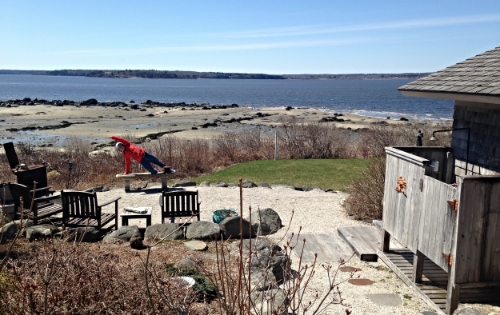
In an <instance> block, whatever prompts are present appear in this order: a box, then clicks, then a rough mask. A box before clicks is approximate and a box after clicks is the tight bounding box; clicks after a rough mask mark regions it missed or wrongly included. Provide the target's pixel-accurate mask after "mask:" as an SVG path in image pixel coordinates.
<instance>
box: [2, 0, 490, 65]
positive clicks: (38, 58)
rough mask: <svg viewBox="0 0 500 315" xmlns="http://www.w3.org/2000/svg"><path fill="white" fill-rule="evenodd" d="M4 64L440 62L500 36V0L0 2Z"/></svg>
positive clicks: (450, 60) (459, 58)
mask: <svg viewBox="0 0 500 315" xmlns="http://www.w3.org/2000/svg"><path fill="white" fill-rule="evenodd" d="M0 17H1V18H0V69H20V70H57V69H117V70H121V69H155V70H190V71H215V72H245V73H267V74H305V73H308V74H325V73H330V74H340V73H405V72H434V71H438V70H441V69H443V68H445V67H447V66H451V65H453V64H455V63H457V62H460V61H463V60H465V59H467V58H470V57H473V56H475V55H477V54H480V53H483V52H485V51H487V50H490V49H493V48H495V47H498V46H500V1H498V0H491V1H487V0H484V1H482V0H475V1H471V0H467V1H462V0H454V1H448V0H439V1H436V0H419V1H409V0H408V1H404V0H395V1H383V0H378V1H377V0H365V1H356V0H348V1H342V0H339V1H337V0H308V1H305V0H302V1H295V0H286V1H284V0H283V1H278V0H276V1H273V0H264V1H261V0H252V1H245V0H236V1H229V0H227V1H217V0H205V1H190V0H175V1H168V0H164V1H148V0H143V1H132V0H130V1H129V0H120V1H114V0H98V1H94V0H84V1H77V0H62V1H53V0H43V1H39V0H33V1H24V0H0Z"/></svg>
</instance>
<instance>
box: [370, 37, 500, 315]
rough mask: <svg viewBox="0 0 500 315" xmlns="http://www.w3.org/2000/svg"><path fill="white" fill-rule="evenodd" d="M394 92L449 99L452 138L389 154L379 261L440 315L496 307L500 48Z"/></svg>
mask: <svg viewBox="0 0 500 315" xmlns="http://www.w3.org/2000/svg"><path fill="white" fill-rule="evenodd" d="M399 90H400V91H401V92H402V93H403V94H404V95H408V96H418V97H432V98H446V99H452V100H455V110H454V115H453V127H452V128H451V129H452V130H451V131H450V132H452V141H451V147H390V148H386V154H387V165H386V177H385V192H384V210H383V228H384V230H385V232H384V241H383V244H384V245H383V248H382V250H381V252H380V253H379V254H380V255H379V256H380V257H381V259H383V260H384V261H385V262H386V263H387V264H388V265H389V266H390V267H391V268H392V269H393V270H394V271H395V272H396V273H397V274H398V275H399V276H400V277H401V278H402V279H403V280H404V281H405V282H406V283H407V284H408V285H410V286H412V287H413V288H414V289H415V290H416V292H417V293H419V294H420V295H421V297H422V298H423V299H424V300H425V301H427V302H428V304H429V305H431V306H433V307H434V308H435V309H436V311H438V312H441V313H445V314H452V313H453V311H454V310H455V309H456V308H457V306H458V303H459V302H488V303H490V302H500V47H497V48H495V49H493V50H490V51H487V52H485V53H483V54H480V55H477V56H475V57H473V58H470V59H467V60H465V61H463V62H460V63H457V64H456V65H453V66H451V67H448V68H446V69H444V70H442V71H438V72H436V73H433V74H431V75H429V76H427V77H424V78H421V79H419V80H416V81H414V82H410V83H408V84H406V85H404V86H402V87H400V88H399ZM440 132H445V131H438V132H436V133H435V134H433V136H435V137H439V133H440ZM390 236H392V237H394V238H395V239H397V240H398V241H399V242H401V243H402V244H403V245H404V246H406V247H407V250H406V251H400V252H395V251H390V249H389V239H390Z"/></svg>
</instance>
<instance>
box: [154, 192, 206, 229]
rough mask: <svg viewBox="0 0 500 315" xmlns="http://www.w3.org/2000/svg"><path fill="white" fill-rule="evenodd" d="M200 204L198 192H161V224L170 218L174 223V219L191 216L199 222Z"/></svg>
mask: <svg viewBox="0 0 500 315" xmlns="http://www.w3.org/2000/svg"><path fill="white" fill-rule="evenodd" d="M200 203H201V202H199V201H198V191H170V192H169V191H163V192H162V195H161V196H160V207H161V222H162V223H163V222H164V221H165V218H170V222H171V223H174V222H175V218H182V217H191V216H193V215H194V216H196V217H197V219H198V221H200Z"/></svg>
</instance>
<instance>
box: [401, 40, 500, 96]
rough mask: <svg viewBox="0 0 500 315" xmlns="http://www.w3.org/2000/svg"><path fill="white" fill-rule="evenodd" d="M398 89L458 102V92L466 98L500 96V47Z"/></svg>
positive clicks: (415, 94) (416, 94)
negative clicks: (424, 93) (472, 96)
mask: <svg viewBox="0 0 500 315" xmlns="http://www.w3.org/2000/svg"><path fill="white" fill-rule="evenodd" d="M398 90H400V91H401V92H403V94H405V95H414V96H418V94H420V93H418V92H426V95H421V96H429V97H432V94H434V93H436V94H439V95H438V96H436V97H440V98H451V99H456V97H454V96H453V95H457V94H455V93H459V94H460V95H463V96H465V95H468V96H471V95H475V96H487V97H488V98H490V97H494V98H496V97H499V96H500V47H497V48H495V49H493V50H489V51H487V52H485V53H482V54H480V55H477V56H475V57H473V58H469V59H467V60H465V61H462V62H459V63H457V64H455V65H453V66H451V67H448V68H446V69H444V70H441V71H438V72H435V73H432V74H430V75H428V76H426V77H424V78H421V79H418V80H416V81H413V82H410V83H408V84H405V85H403V86H401V87H400V88H399V89H398ZM405 92H406V93H405ZM408 92H410V93H408ZM411 92H417V93H411ZM446 94H449V95H446ZM495 103H496V102H495Z"/></svg>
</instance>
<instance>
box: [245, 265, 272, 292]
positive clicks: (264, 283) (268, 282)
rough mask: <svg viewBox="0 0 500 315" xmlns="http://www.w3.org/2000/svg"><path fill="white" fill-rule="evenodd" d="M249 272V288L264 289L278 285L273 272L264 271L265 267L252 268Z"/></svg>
mask: <svg viewBox="0 0 500 315" xmlns="http://www.w3.org/2000/svg"><path fill="white" fill-rule="evenodd" d="M250 274H251V277H250V288H251V289H252V291H253V290H256V291H265V290H269V289H274V288H277V287H278V285H277V281H276V278H275V277H274V275H273V273H272V272H269V271H266V269H261V268H252V270H251V271H250Z"/></svg>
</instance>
